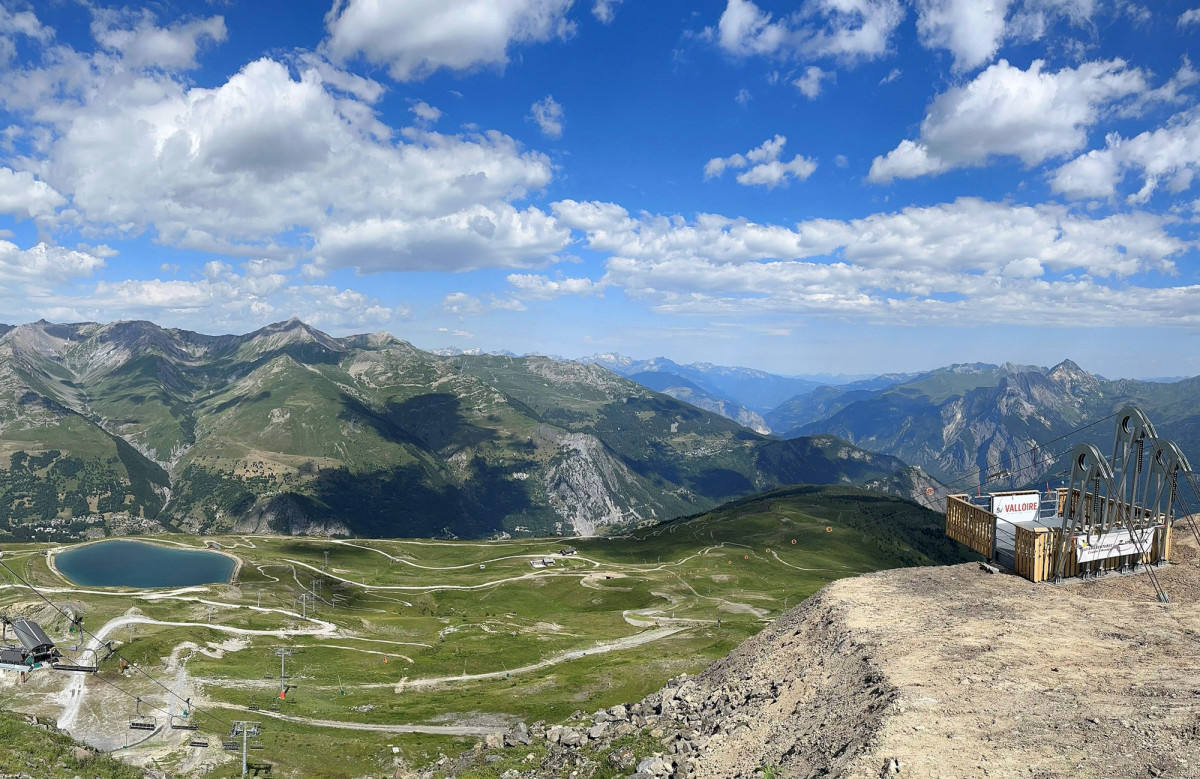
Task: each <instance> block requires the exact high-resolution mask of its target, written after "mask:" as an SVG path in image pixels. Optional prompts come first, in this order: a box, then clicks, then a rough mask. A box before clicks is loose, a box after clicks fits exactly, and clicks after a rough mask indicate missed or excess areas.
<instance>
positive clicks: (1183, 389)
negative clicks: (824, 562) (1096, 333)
mask: <svg viewBox="0 0 1200 779" xmlns="http://www.w3.org/2000/svg"><path fill="white" fill-rule="evenodd" d="M1128 404H1133V405H1137V406H1140V407H1141V408H1142V409H1143V410H1144V411H1145V412H1146V413H1147V414H1148V415H1149V416H1150V419H1151V420H1152V421H1153V422H1154V423H1155V426H1156V428H1157V429H1158V433H1159V435H1161V436H1163V437H1167V438H1172V439H1174V440H1176V441H1177V442H1179V443H1180V444H1181V445H1182V446H1183V448H1184V451H1185V453H1187V454H1189V455H1190V456H1192V457H1200V449H1196V448H1195V447H1196V443H1195V442H1196V440H1197V437H1196V434H1197V433H1200V377H1198V378H1193V379H1185V380H1183V381H1179V382H1174V383H1157V382H1147V381H1137V380H1130V379H1118V380H1109V379H1105V378H1104V377H1102V376H1098V375H1096V374H1093V373H1090V372H1088V371H1086V370H1084V369H1082V368H1080V367H1079V366H1078V365H1077V364H1075V363H1074V362H1072V361H1070V360H1064V361H1063V362H1061V363H1059V364H1058V365H1055V366H1052V367H1050V368H1042V367H1037V366H1028V365H1014V364H1004V365H999V366H997V365H987V364H982V363H974V364H964V365H953V366H948V367H947V368H944V369H939V370H937V371H931V372H927V373H924V374H920V375H917V376H915V377H911V378H909V379H907V380H905V381H902V382H900V383H897V384H895V385H893V386H889V387H886V388H883V389H852V388H844V387H822V388H819V389H817V390H814V391H813V392H811V393H807V394H805V395H802V396H799V397H796V398H794V399H792V400H791V401H789V402H788V403H786V404H784V405H783V406H781V407H779V408H777V409H776V410H775V411H773V412H772V413H770V414H768V415H767V416H766V420H767V424H768V425H769V426H770V427H771V428H772V429H774V430H777V431H781V432H782V431H786V432H782V434H783V435H784V437H791V436H808V435H814V434H817V433H828V434H832V435H835V436H838V437H840V438H844V439H846V440H848V441H850V442H852V443H854V444H856V445H858V446H861V447H864V448H866V449H870V450H872V451H878V452H882V453H886V454H890V455H893V456H896V457H899V458H901V459H902V460H904V461H905V462H908V463H911V464H913V465H919V466H921V467H922V468H924V469H925V470H926V471H928V472H929V473H931V474H933V475H934V476H935V477H937V478H939V479H942V480H943V481H951V480H961V479H963V478H964V474H965V478H967V479H968V483H967V484H966V486H967V487H969V486H971V485H972V484H974V483H975V482H971V481H970V479H971V478H974V477H977V476H978V475H980V474H982V479H981V480H982V481H984V482H987V483H988V485H989V486H990V487H992V488H994V489H1003V488H1013V487H1021V486H1024V485H1026V484H1030V483H1038V482H1040V481H1043V480H1047V479H1049V480H1052V481H1056V480H1058V479H1059V478H1061V474H1060V473H1059V471H1061V470H1062V467H1063V466H1062V463H1061V459H1062V457H1063V456H1064V453H1067V452H1069V451H1070V450H1071V449H1072V448H1073V447H1074V446H1075V444H1077V443H1079V442H1081V441H1085V440H1086V441H1100V442H1107V441H1111V435H1112V432H1111V429H1112V428H1111V423H1107V422H1105V421H1104V420H1106V418H1107V417H1109V416H1111V415H1112V414H1114V413H1116V411H1118V410H1119V409H1120V408H1122V407H1123V406H1125V405H1128ZM1091 423H1095V424H1094V425H1092V426H1091V427H1089V425H1090V424H1091Z"/></svg>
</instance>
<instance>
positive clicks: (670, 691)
mask: <svg viewBox="0 0 1200 779" xmlns="http://www.w3.org/2000/svg"><path fill="white" fill-rule="evenodd" d="M1181 529H1182V528H1181ZM1174 560H1175V562H1173V563H1172V564H1171V565H1170V566H1169V567H1168V568H1166V569H1163V570H1160V571H1159V572H1158V576H1159V579H1160V581H1161V582H1162V584H1163V586H1164V588H1165V589H1166V590H1167V592H1168V593H1169V594H1170V595H1171V603H1170V604H1161V603H1158V602H1157V600H1156V599H1155V598H1154V592H1153V590H1152V589H1151V586H1150V583H1149V581H1148V580H1147V578H1146V575H1145V574H1144V573H1142V574H1134V575H1128V576H1117V575H1113V576H1110V577H1107V578H1103V579H1099V580H1090V581H1078V582H1070V583H1067V584H1063V585H1057V586H1056V585H1051V584H1039V585H1034V584H1031V583H1030V582H1028V581H1025V580H1024V579H1020V578H1018V577H1016V576H1013V575H1007V574H1001V575H993V574H989V573H986V572H984V571H982V570H981V569H980V567H979V566H978V565H976V564H964V565H957V566H947V567H940V568H909V569H899V570H892V571H886V572H881V573H875V574H868V575H864V576H858V577H855V578H851V579H842V580H839V581H837V582H834V583H832V584H830V585H828V586H827V587H825V588H824V589H823V590H821V591H820V592H819V593H817V594H816V595H814V596H813V597H811V598H809V599H808V600H807V601H805V602H804V603H803V604H801V605H800V606H798V607H796V608H795V609H793V610H791V611H789V612H787V613H786V614H784V615H783V616H781V617H780V618H779V619H778V620H776V621H775V622H774V623H772V624H771V625H770V626H769V627H767V628H766V629H764V630H763V631H762V632H761V633H759V634H758V635H757V636H754V637H753V638H751V639H749V640H747V641H745V642H744V643H743V644H741V645H740V646H739V647H738V648H737V649H735V650H734V651H732V652H731V653H730V654H729V655H727V656H726V657H725V658H723V659H721V660H719V661H717V662H716V663H713V664H712V665H711V666H709V668H708V669H706V670H705V671H704V672H702V673H701V674H699V675H697V676H695V677H687V676H684V677H680V678H677V679H673V680H671V681H670V682H669V683H668V684H667V685H666V687H664V688H663V689H662V690H660V691H658V692H655V693H652V694H651V695H648V696H647V697H646V698H644V699H642V700H641V701H637V702H633V703H629V704H624V705H621V706H614V707H612V708H609V709H607V710H600V711H597V712H595V713H594V714H591V715H580V716H579V717H577V718H576V719H574V720H572V721H571V722H569V723H567V724H566V725H561V726H549V725H545V724H544V723H535V725H534V726H533V727H532V728H531V729H525V728H524V726H523V725H522V726H519V727H518V728H517V730H516V731H510V732H509V733H501V734H497V737H489V739H488V742H487V744H488V746H494V747H496V748H499V747H500V746H502V745H503V744H505V743H509V744H512V745H520V744H521V743H522V739H524V741H523V743H525V744H528V743H532V742H533V741H536V740H537V739H545V740H546V741H547V742H549V748H548V749H547V751H546V754H545V757H544V758H543V760H542V761H541V764H540V765H539V766H535V767H532V768H531V769H530V770H527V771H525V772H523V773H521V772H518V773H514V774H513V777H516V776H520V777H540V776H566V775H568V774H570V773H572V772H574V774H575V775H576V776H578V777H581V778H582V777H588V776H591V775H594V774H595V772H596V765H595V757H596V756H603V758H604V760H605V761H607V762H608V763H609V764H610V765H612V766H618V765H619V766H622V767H624V768H627V769H628V772H629V773H632V775H634V776H636V777H639V778H640V779H650V778H651V777H696V778H697V779H736V778H741V777H744V778H745V779H750V777H761V776H763V775H764V774H765V773H768V772H769V773H771V774H773V775H774V776H780V777H816V776H824V777H846V778H847V779H868V778H870V779H875V778H877V777H881V776H892V775H901V776H914V777H922V778H924V777H952V776H953V777H976V776H979V777H982V776H987V777H1011V778H1012V779H1016V778H1017V777H1031V776H1032V777H1040V778H1042V779H1067V777H1115V778H1118V779H1134V777H1147V776H1148V777H1172V778H1179V779H1182V778H1183V777H1194V776H1196V775H1197V771H1198V770H1200V728H1197V726H1196V724H1195V723H1196V721H1197V718H1198V717H1200V679H1198V678H1197V677H1196V675H1195V673H1194V670H1193V668H1192V665H1193V664H1192V663H1191V662H1190V660H1189V659H1188V658H1191V657H1194V655H1195V642H1196V636H1198V635H1200V566H1198V565H1197V553H1196V542H1195V540H1194V539H1192V538H1190V537H1184V536H1183V534H1182V532H1181V533H1179V534H1178V535H1177V541H1176V549H1175V558H1174ZM630 734H643V735H646V736H651V737H653V739H655V743H656V745H657V746H660V747H661V748H656V749H655V750H654V751H653V752H652V753H650V754H637V755H633V754H630V753H629V751H628V750H622V749H621V747H620V744H619V743H617V740H618V739H620V738H622V737H624V736H627V735H630ZM622 743H624V742H622ZM477 755H478V753H476V757H477ZM472 759H473V758H472V757H471V756H464V757H463V758H462V759H461V762H462V763H464V764H469V763H470V762H471V760H472ZM622 761H624V762H622ZM510 779H512V777H510Z"/></svg>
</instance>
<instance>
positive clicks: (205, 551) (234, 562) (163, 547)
mask: <svg viewBox="0 0 1200 779" xmlns="http://www.w3.org/2000/svg"><path fill="white" fill-rule="evenodd" d="M98 544H110V545H124V544H138V545H141V546H143V547H146V548H147V549H149V550H154V551H152V552H151V553H150V554H151V559H155V557H156V556H157V559H158V565H159V566H160V567H159V568H158V569H157V570H158V571H159V572H161V573H162V574H163V575H168V574H167V572H168V571H170V572H172V573H178V570H179V568H178V566H179V564H180V563H181V562H182V561H181V560H175V561H173V562H172V563H171V564H168V563H167V562H165V561H164V560H163V558H162V557H161V556H162V555H167V556H170V555H183V556H184V559H188V558H190V559H192V560H194V561H195V562H196V563H211V560H207V559H204V558H202V557H200V556H201V555H213V556H216V557H220V558H223V560H224V561H227V564H228V570H227V571H222V572H220V573H219V574H216V573H209V572H205V571H203V570H201V572H200V573H198V574H197V575H196V576H197V578H202V579H208V580H207V581H170V582H166V583H161V584H129V583H96V582H90V583H89V582H87V581H80V580H79V578H76V577H80V573H79V572H78V571H75V572H74V576H72V575H71V573H69V572H68V571H69V567H70V566H68V569H67V570H64V567H63V566H62V565H61V561H60V560H59V555H60V554H67V555H69V554H72V553H73V552H78V551H82V550H84V549H87V548H89V547H95V546H96V545H98ZM117 551H119V552H121V553H123V554H129V553H130V551H131V550H128V548H127V547H126V548H121V549H118V550H117ZM193 556H196V557H193ZM46 562H47V566H48V567H49V568H50V570H51V571H52V572H53V573H54V574H55V575H56V576H57V577H59V578H60V579H61V580H63V581H64V582H66V583H67V584H69V585H70V586H74V587H111V588H114V589H126V588H128V589H135V590H156V589H168V588H172V587H187V586H201V585H211V584H233V583H234V582H235V581H236V580H237V575H238V573H239V572H240V571H241V567H242V562H243V561H242V559H241V558H240V557H238V556H237V555H234V554H230V553H228V552H225V551H224V550H220V549H212V548H211V547H207V546H205V547H202V548H199V547H193V546H190V545H187V544H181V543H178V542H176V543H175V544H172V543H171V542H169V541H167V542H165V543H161V542H158V541H157V540H150V539H142V538H129V537H120V538H103V539H96V540H94V541H88V542H85V543H82V544H73V545H71V546H68V547H56V548H54V549H51V550H48V552H47V555H46ZM85 564H86V563H85ZM125 570H127V569H125V568H121V569H120V572H121V573H124V572H125ZM81 578H83V579H85V580H86V579H88V578H89V577H88V576H87V575H83V576H82V577H81Z"/></svg>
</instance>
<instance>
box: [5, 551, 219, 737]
mask: <svg viewBox="0 0 1200 779" xmlns="http://www.w3.org/2000/svg"><path fill="white" fill-rule="evenodd" d="M0 567H3V568H4V570H6V571H8V572H9V573H10V574H12V576H13V578H15V579H16V580H17V581H19V582H20V583H21V584H23V585H25V586H26V587H27V588H29V589H30V590H32V591H33V593H34V594H35V595H37V596H38V597H39V598H41V599H42V600H44V601H45V602H46V603H47V604H49V606H50V608H52V609H54V610H55V611H57V612H58V613H59V614H61V615H62V616H63V617H65V618H66V619H67V620H71V617H70V616H69V615H68V614H67V612H65V611H64V610H63V609H62V608H60V607H59V606H58V605H56V604H55V603H54V601H52V600H50V599H49V598H47V597H46V595H45V594H44V593H43V592H42V591H41V590H39V589H38V588H37V587H35V586H34V585H32V584H30V583H29V582H28V581H26V580H25V579H24V578H23V577H22V576H21V575H20V574H18V573H17V572H16V571H14V570H13V569H12V568H9V567H8V564H7V563H5V562H4V560H3V559H0ZM79 631H80V632H81V633H86V634H87V635H88V637H90V638H91V639H92V640H93V641H95V642H96V643H97V645H98V646H97V647H96V649H95V651H96V652H99V651H100V647H101V646H103V645H104V642H103V641H101V640H100V638H99V637H98V636H97V635H96V634H95V633H92V632H91V631H90V630H88V629H87V628H85V627H84V626H83V625H82V624H81V625H79ZM85 651H86V650H85ZM110 651H111V652H112V655H115V656H116V657H118V658H120V659H121V660H124V661H125V662H126V664H127V665H128V666H129V667H130V668H133V669H134V670H136V671H138V672H140V673H141V674H142V675H143V676H145V677H146V678H147V679H149V680H150V681H152V682H154V683H155V684H157V685H158V686H159V687H161V688H163V689H164V690H166V692H167V694H168V695H170V696H171V697H173V698H176V699H178V700H180V701H184V702H186V700H187V699H185V698H184V697H183V696H182V695H179V694H178V693H176V692H175V691H174V690H172V689H171V688H170V687H167V686H166V685H165V684H163V683H162V682H160V681H159V680H158V679H155V678H154V677H153V676H152V675H151V674H150V673H149V672H148V671H146V670H145V669H143V668H141V667H139V666H138V665H136V664H134V663H130V662H129V660H128V659H126V658H125V657H124V656H123V655H121V653H120V652H117V651H115V650H110ZM93 676H95V677H96V678H97V679H99V680H100V681H102V682H104V683H105V684H108V685H110V686H112V687H115V688H116V689H118V690H121V692H123V693H125V695H128V696H129V697H131V698H133V699H134V700H138V696H136V695H134V694H133V693H130V692H128V691H126V690H124V689H122V688H121V687H120V686H119V685H117V684H115V683H114V682H111V681H109V680H108V679H105V678H104V677H103V676H100V675H99V674H93ZM146 705H147V706H150V707H151V708H153V709H156V710H157V711H160V712H163V713H164V714H166V715H167V716H170V712H169V711H166V710H164V709H162V708H160V707H157V706H151V704H146ZM192 710H193V711H195V712H197V713H199V714H203V715H204V716H206V717H209V718H211V719H215V720H217V721H218V722H221V723H223V724H225V725H229V726H230V727H233V725H232V724H231V723H230V722H229V721H228V720H226V719H224V718H223V717H220V716H218V715H216V714H212V713H210V712H207V711H204V710H203V709H201V708H200V707H198V706H197V707H194V708H193V709H192Z"/></svg>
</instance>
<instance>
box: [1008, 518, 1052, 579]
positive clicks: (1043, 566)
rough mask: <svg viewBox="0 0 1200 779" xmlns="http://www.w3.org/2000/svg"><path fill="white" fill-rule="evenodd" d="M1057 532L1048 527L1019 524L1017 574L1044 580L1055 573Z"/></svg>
mask: <svg viewBox="0 0 1200 779" xmlns="http://www.w3.org/2000/svg"><path fill="white" fill-rule="evenodd" d="M1057 535H1058V534H1057V533H1055V532H1054V531H1052V530H1050V529H1048V528H1043V527H1039V528H1034V529H1030V528H1025V527H1021V526H1020V525H1018V526H1017V537H1016V541H1015V552H1016V554H1015V555H1014V557H1015V558H1016V562H1015V563H1014V567H1015V569H1016V572H1017V575H1019V576H1023V577H1024V578H1026V579H1028V580H1029V581H1031V582H1044V581H1046V580H1047V579H1049V578H1050V577H1051V576H1053V575H1054V545H1053V541H1054V539H1055V538H1056V537H1057Z"/></svg>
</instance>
